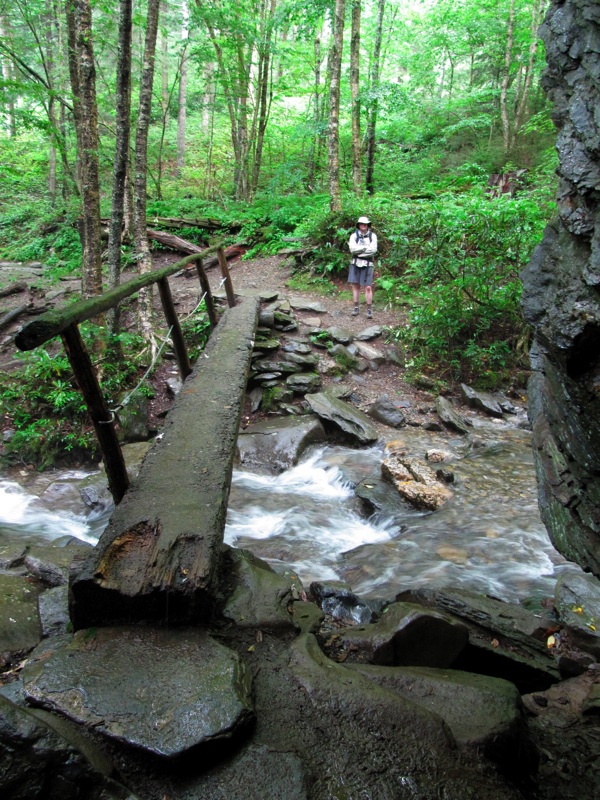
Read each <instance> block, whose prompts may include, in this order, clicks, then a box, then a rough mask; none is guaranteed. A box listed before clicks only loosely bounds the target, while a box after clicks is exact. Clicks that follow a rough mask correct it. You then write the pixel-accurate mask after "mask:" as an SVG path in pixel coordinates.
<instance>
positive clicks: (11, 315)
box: [0, 304, 27, 330]
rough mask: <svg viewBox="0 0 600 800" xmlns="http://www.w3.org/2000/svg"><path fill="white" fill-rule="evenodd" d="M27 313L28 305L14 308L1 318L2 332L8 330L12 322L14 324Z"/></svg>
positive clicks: (0, 328)
mask: <svg viewBox="0 0 600 800" xmlns="http://www.w3.org/2000/svg"><path fill="white" fill-rule="evenodd" d="M26 311H27V304H25V305H22V306H17V307H16V308H13V309H12V310H11V311H8V312H7V313H6V314H5V315H4V316H3V317H0V330H2V328H6V326H7V325H10V323H11V322H14V320H16V318H17V317H20V316H21V314H24V313H25V312H26Z"/></svg>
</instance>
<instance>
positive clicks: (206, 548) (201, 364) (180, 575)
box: [70, 298, 259, 630]
mask: <svg viewBox="0 0 600 800" xmlns="http://www.w3.org/2000/svg"><path fill="white" fill-rule="evenodd" d="M258 306H259V301H258V300H257V299H252V298H247V299H244V300H242V301H241V302H240V303H239V304H238V305H237V306H235V307H234V308H230V309H228V310H227V311H226V312H225V314H224V315H223V317H222V318H221V321H220V322H219V325H218V326H217V328H216V330H215V332H214V333H213V334H212V336H211V338H210V340H209V342H208V345H207V347H206V349H205V350H204V352H203V354H202V355H201V357H200V358H199V359H198V361H197V363H196V366H195V368H194V371H193V372H192V374H191V375H190V376H189V377H188V378H187V379H186V381H185V383H184V385H183V389H182V391H181V393H180V394H179V395H178V397H177V400H176V402H175V406H174V407H173V409H172V410H171V412H170V413H169V415H168V417H167V419H166V422H165V426H164V432H163V437H162V439H161V441H160V442H158V443H157V444H156V445H155V447H154V448H152V450H151V451H150V452H149V454H148V456H147V457H146V459H145V461H144V462H143V464H142V466H141V469H140V472H139V475H138V477H137V478H136V480H135V481H134V483H133V484H132V486H131V488H130V489H129V491H128V492H127V494H126V495H125V497H124V498H123V500H122V501H121V503H120V504H119V506H117V508H116V509H115V512H114V513H113V515H112V517H111V520H110V522H109V524H108V526H107V528H106V530H105V531H104V533H103V534H102V537H101V538H100V541H99V543H98V545H97V547H96V548H95V550H94V552H93V553H92V554H91V556H90V557H89V559H88V560H87V561H86V562H85V564H84V566H83V568H82V569H81V571H80V572H79V574H78V575H76V576H75V577H74V578H73V580H72V581H71V596H72V601H71V609H70V610H71V619H72V621H73V625H74V627H75V629H76V630H77V629H79V628H84V627H90V626H92V625H110V624H115V623H121V622H128V621H132V620H148V619H150V620H158V619H160V620H165V621H167V620H168V622H169V623H180V624H181V623H184V624H185V623H186V622H188V621H192V620H193V621H198V620H199V619H205V618H207V617H208V615H209V614H210V611H211V608H212V607H213V605H214V598H215V594H216V591H217V583H218V571H219V564H220V556H221V545H222V543H223V531H224V527H225V515H226V510H227V501H228V498H229V489H230V485H231V472H232V466H233V458H234V452H235V442H236V438H237V434H238V428H239V423H240V418H241V413H242V405H243V402H244V396H245V389H246V383H247V378H248V372H249V367H250V359H251V355H252V346H253V340H254V336H255V332H256V326H257V322H258Z"/></svg>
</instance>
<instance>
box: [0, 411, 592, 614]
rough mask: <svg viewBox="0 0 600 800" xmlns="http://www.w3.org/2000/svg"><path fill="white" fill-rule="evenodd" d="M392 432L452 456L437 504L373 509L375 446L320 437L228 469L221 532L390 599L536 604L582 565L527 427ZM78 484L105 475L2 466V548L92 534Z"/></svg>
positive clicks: (99, 526)
mask: <svg viewBox="0 0 600 800" xmlns="http://www.w3.org/2000/svg"><path fill="white" fill-rule="evenodd" d="M397 438H398V439H400V440H401V441H402V443H403V444H404V445H405V446H407V447H408V449H410V450H411V451H413V452H414V454H416V455H420V456H421V457H422V455H423V453H424V452H425V450H427V449H430V448H432V447H438V448H440V447H441V448H443V449H444V450H446V451H449V452H450V453H451V454H452V455H453V459H452V460H450V461H449V462H448V463H447V464H445V465H444V466H446V467H447V468H450V469H451V470H452V471H453V472H454V475H455V481H454V483H453V484H452V486H451V488H452V491H453V492H454V497H453V498H452V500H451V501H450V502H448V503H447V504H446V506H444V507H443V508H441V509H440V510H438V511H436V512H423V511H417V510H414V509H411V508H410V507H408V506H406V507H405V508H404V507H403V508H402V510H401V511H400V512H398V511H396V512H395V513H394V514H393V515H390V516H386V515H385V514H383V513H375V514H370V515H369V514H368V512H367V511H366V510H365V507H364V505H363V504H362V502H361V501H360V500H359V499H358V498H357V497H356V496H355V494H354V485H355V484H356V483H358V482H359V481H361V480H365V479H368V478H369V476H372V475H377V474H378V473H379V471H380V464H381V459H382V454H383V448H382V447H381V446H376V447H372V448H368V449H362V450H357V449H352V448H349V447H341V446H326V447H320V448H318V449H312V450H310V451H309V452H307V453H306V454H305V455H304V457H303V458H302V459H301V461H300V463H299V464H298V465H297V466H295V467H293V468H291V469H289V470H287V471H285V472H283V473H281V474H280V475H276V476H273V475H266V474H256V473H251V472H246V471H243V470H239V469H236V470H234V475H233V484H232V489H231V495H230V502H229V510H228V516H227V527H226V530H225V541H226V542H227V543H228V544H231V545H234V546H236V547H246V548H249V549H251V550H252V551H253V552H254V553H255V554H256V555H258V556H260V557H261V558H264V559H265V560H267V561H268V562H269V563H270V564H271V565H272V566H273V567H274V568H275V569H276V570H277V571H283V570H286V569H287V570H292V571H293V572H295V573H296V574H297V575H298V576H299V577H300V579H301V580H302V581H303V582H304V585H305V586H306V587H308V584H309V583H310V581H312V580H316V579H341V580H345V581H347V582H348V583H349V584H350V585H351V586H352V588H353V589H354V591H355V592H356V593H358V594H359V595H362V596H364V597H382V598H386V599H391V598H393V597H394V595H395V594H396V593H397V592H398V591H400V590H402V589H406V588H410V587H417V586H429V587H440V586H455V587H456V586H458V587H462V588H464V589H469V590H472V591H476V592H482V593H486V594H490V595H493V596H495V597H498V598H500V599H502V600H506V601H510V602H523V601H527V600H533V601H535V602H536V603H537V602H539V600H540V599H541V598H543V597H546V596H550V595H552V594H553V592H554V584H555V582H556V578H557V576H558V575H559V574H560V573H561V572H562V571H564V570H574V571H580V569H579V567H578V566H576V565H574V564H572V563H570V562H567V561H566V560H565V559H564V558H563V557H562V556H561V555H559V554H558V553H557V552H556V550H555V549H554V548H553V546H552V544H551V543H550V540H549V538H548V535H547V533H546V530H545V528H544V526H543V524H542V522H541V520H540V516H539V512H538V506H537V487H536V482H535V474H534V468H533V458H532V454H531V450H530V438H531V435H530V433H529V432H528V431H527V430H523V429H521V428H518V427H511V426H509V425H498V424H493V423H492V422H488V421H480V422H479V424H478V426H477V429H476V431H475V432H474V435H473V436H472V437H469V439H470V441H469V442H466V441H465V438H464V437H459V436H454V437H453V436H452V435H450V434H434V433H430V432H427V431H424V430H422V429H420V428H404V429H402V431H399V432H397ZM13 478H14V479H13ZM84 487H87V489H88V490H89V488H90V487H92V490H93V488H94V487H97V489H98V491H100V488H101V487H102V476H101V474H100V473H99V472H92V471H86V470H70V471H50V472H47V473H43V474H35V473H28V472H27V471H25V470H23V471H22V473H21V474H20V475H19V474H17V475H16V476H12V475H11V477H10V479H9V478H8V477H3V476H0V552H2V551H5V550H6V549H9V550H11V549H12V548H13V547H17V546H19V545H22V544H25V543H27V544H39V543H43V542H44V541H48V540H50V539H56V538H59V537H61V536H65V535H67V536H76V537H78V538H80V539H82V540H84V541H87V542H90V543H94V542H95V541H97V539H98V537H99V536H100V534H101V532H102V530H103V529H104V527H105V525H106V523H107V521H108V518H109V515H110V511H111V506H110V504H109V503H108V502H106V501H105V502H104V503H102V502H100V503H98V504H97V505H96V506H95V507H94V508H92V509H90V508H88V507H87V506H86V505H85V503H84V502H83V500H82V497H81V494H80V492H81V489H83V488H84Z"/></svg>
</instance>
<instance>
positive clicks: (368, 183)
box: [365, 0, 385, 194]
mask: <svg viewBox="0 0 600 800" xmlns="http://www.w3.org/2000/svg"><path fill="white" fill-rule="evenodd" d="M384 12H385V0H378V3H377V27H376V29H375V43H374V45H373V61H372V64H371V76H370V81H369V83H370V87H369V88H370V91H371V103H370V105H369V110H368V114H367V168H366V175H365V188H366V190H367V192H368V193H369V194H373V192H374V180H373V174H374V169H375V129H376V127H377V111H378V108H379V100H378V99H377V93H378V91H379V62H380V57H381V38H382V33H383V15H384Z"/></svg>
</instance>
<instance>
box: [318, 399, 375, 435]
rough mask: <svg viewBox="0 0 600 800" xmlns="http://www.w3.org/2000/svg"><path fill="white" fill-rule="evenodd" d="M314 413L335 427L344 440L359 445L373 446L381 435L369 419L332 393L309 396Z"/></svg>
mask: <svg viewBox="0 0 600 800" xmlns="http://www.w3.org/2000/svg"><path fill="white" fill-rule="evenodd" d="M305 400H306V402H307V403H308V404H309V406H310V408H311V409H312V411H313V412H314V413H315V414H317V416H319V417H320V418H321V419H323V420H325V421H326V422H328V423H331V425H333V427H334V429H335V430H336V431H337V432H339V433H340V434H341V435H342V436H343V437H344V438H346V439H349V440H350V441H351V442H353V443H355V444H358V445H367V444H373V442H376V441H377V439H378V438H379V434H378V433H377V431H376V430H375V428H374V426H373V425H372V424H371V422H370V420H369V418H368V417H367V415H366V414H363V413H362V411H358V410H357V409H355V408H353V407H352V406H351V405H349V404H348V403H345V402H344V401H343V400H340V399H339V398H338V397H335V395H334V394H332V393H331V392H319V393H318V394H307V395H306V397H305Z"/></svg>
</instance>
